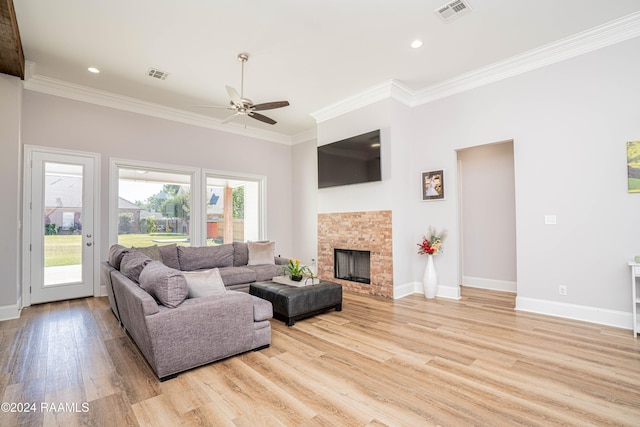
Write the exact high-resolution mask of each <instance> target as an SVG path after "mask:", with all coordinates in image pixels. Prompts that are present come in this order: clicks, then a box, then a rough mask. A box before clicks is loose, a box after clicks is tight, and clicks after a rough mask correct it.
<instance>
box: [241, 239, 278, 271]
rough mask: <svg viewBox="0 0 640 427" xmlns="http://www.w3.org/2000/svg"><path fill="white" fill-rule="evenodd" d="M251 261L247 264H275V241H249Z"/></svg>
mask: <svg viewBox="0 0 640 427" xmlns="http://www.w3.org/2000/svg"><path fill="white" fill-rule="evenodd" d="M247 247H248V248H249V261H248V262H247V265H263V264H275V252H276V243H275V242H249V243H247Z"/></svg>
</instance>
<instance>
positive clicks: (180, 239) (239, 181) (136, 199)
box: [109, 159, 265, 247]
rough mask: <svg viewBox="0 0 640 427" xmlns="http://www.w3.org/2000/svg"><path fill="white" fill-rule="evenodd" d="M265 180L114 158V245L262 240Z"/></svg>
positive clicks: (112, 212) (111, 214)
mask: <svg viewBox="0 0 640 427" xmlns="http://www.w3.org/2000/svg"><path fill="white" fill-rule="evenodd" d="M264 181H265V179H264V177H260V176H249V175H244V176H243V175H239V174H228V173H218V172H212V171H204V170H202V169H198V168H184V167H179V166H171V165H160V164H153V163H147V162H133V161H126V160H115V159H112V160H111V184H112V185H111V192H110V197H111V198H110V204H111V210H110V222H109V228H110V236H111V239H110V241H111V242H112V243H118V244H121V245H123V246H127V247H131V246H136V247H143V246H151V245H163V244H171V243H176V244H178V245H193V246H202V245H205V244H206V245H220V244H223V243H231V242H234V241H256V240H264V238H265V236H264V226H263V225H264V218H263V217H264V212H265V209H264V206H263V204H264V202H263V200H264V198H263V192H264ZM201 183H204V185H203V184H201Z"/></svg>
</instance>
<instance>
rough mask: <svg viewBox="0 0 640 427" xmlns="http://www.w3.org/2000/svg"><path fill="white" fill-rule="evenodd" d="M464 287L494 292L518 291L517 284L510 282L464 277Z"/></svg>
mask: <svg viewBox="0 0 640 427" xmlns="http://www.w3.org/2000/svg"><path fill="white" fill-rule="evenodd" d="M462 283H463V285H464V286H468V287H470V288H482V289H491V290H493V291H504V292H513V293H515V292H516V291H517V284H516V282H509V281H507V280H496V279H485V278H482V277H471V276H464V277H463V278H462Z"/></svg>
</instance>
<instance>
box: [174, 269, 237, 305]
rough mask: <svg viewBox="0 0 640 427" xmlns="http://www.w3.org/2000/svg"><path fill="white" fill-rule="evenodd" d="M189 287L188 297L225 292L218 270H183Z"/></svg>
mask: <svg viewBox="0 0 640 427" xmlns="http://www.w3.org/2000/svg"><path fill="white" fill-rule="evenodd" d="M182 274H183V275H184V278H185V279H186V280H187V286H188V287H189V298H198V297H206V296H209V295H221V294H224V293H225V292H227V290H226V289H225V287H224V283H223V282H222V277H221V276H220V270H218V269H217V268H212V269H211V270H200V271H183V272H182Z"/></svg>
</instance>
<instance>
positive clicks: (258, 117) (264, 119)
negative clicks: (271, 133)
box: [249, 112, 278, 125]
mask: <svg viewBox="0 0 640 427" xmlns="http://www.w3.org/2000/svg"><path fill="white" fill-rule="evenodd" d="M249 117H251V118H253V119H256V120H260V121H261V122H265V123H268V124H270V125H275V124H276V123H278V122H276V121H275V120H273V119H271V118H269V117H267V116H263V115H262V114H258V113H253V112H251V113H249Z"/></svg>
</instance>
